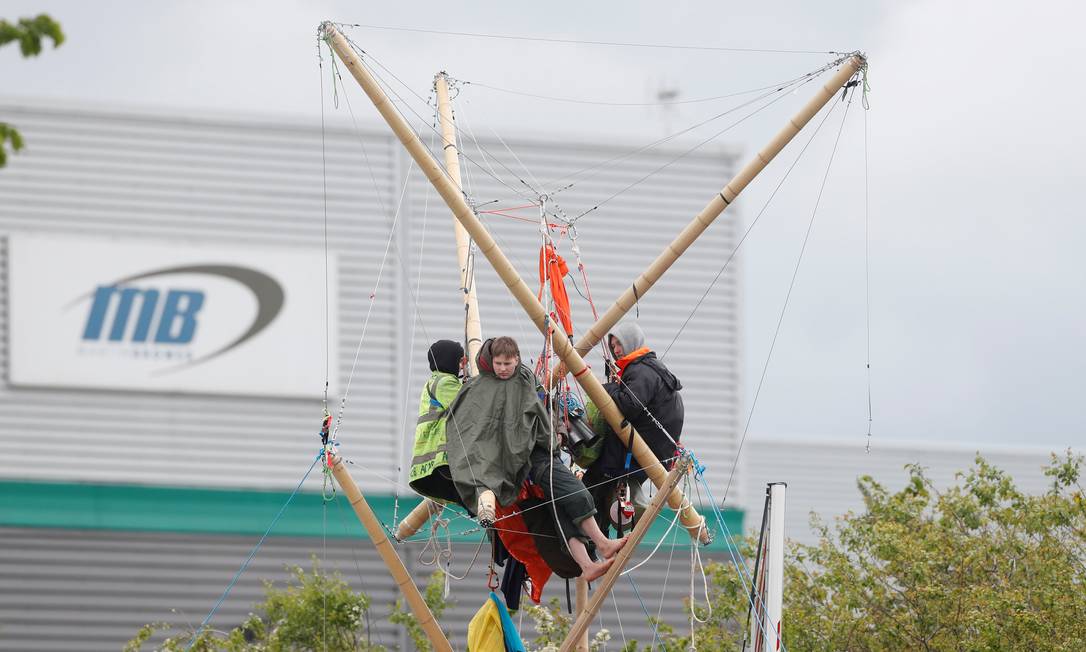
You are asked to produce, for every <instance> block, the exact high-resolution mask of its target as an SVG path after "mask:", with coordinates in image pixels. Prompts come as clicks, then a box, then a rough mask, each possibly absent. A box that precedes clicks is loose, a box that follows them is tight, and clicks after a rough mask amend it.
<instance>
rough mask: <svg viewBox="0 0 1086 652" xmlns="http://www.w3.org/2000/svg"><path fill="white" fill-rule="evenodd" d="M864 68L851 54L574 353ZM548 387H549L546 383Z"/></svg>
mask: <svg viewBox="0 0 1086 652" xmlns="http://www.w3.org/2000/svg"><path fill="white" fill-rule="evenodd" d="M866 65H867V59H865V58H864V56H863V55H861V54H854V55H853V56H851V57H849V58H848V59H847V60H846V61H844V63H843V65H842V66H841V69H840V70H838V71H837V72H835V73H834V74H833V75H832V76H831V77H830V79H829V80H828V81H826V83H825V84H823V85H822V87H821V88H820V89H819V90H818V92H817V93H816V94H815V96H814V97H812V98H811V99H810V101H809V102H807V104H806V105H805V106H804V107H803V108H802V109H800V111H799V113H797V114H796V115H795V116H793V117H792V119H791V120H789V121H788V124H786V125H785V126H784V128H782V129H781V130H780V132H778V133H777V135H776V136H774V137H773V140H771V141H769V144H768V145H766V146H765V147H764V148H763V149H762V151H760V152H758V154H757V155H756V156H755V157H754V158H752V159H751V160H750V161H749V162H747V164H746V165H745V166H744V167H743V169H742V170H740V171H739V173H738V174H736V175H735V176H734V177H733V178H732V180H731V181H729V182H728V183H726V184H725V185H724V187H723V188H722V189H721V190H720V192H718V193H717V194H716V195H714V196H713V198H712V199H710V200H709V203H708V204H706V205H705V208H703V209H701V212H700V213H698V214H697V215H695V216H694V219H693V220H692V221H691V222H690V223H689V224H687V225H686V228H684V229H683V230H682V231H680V232H679V235H677V236H676V237H675V239H674V240H672V241H671V243H670V244H668V246H667V247H665V248H664V250H663V251H662V252H660V255H658V256H657V257H656V260H654V261H653V262H652V264H651V265H649V267H648V268H647V269H646V270H645V271H644V272H643V273H642V274H641V276H638V277H637V279H636V280H635V281H634V282H633V284H632V285H631V286H630V287H629V288H627V289H626V291H625V292H623V293H622V295H621V296H619V298H618V299H616V300H615V302H614V303H613V304H611V307H610V308H608V309H607V312H605V313H604V314H603V316H602V317H600V318H599V320H598V321H597V322H596V323H595V324H593V325H592V327H591V328H589V329H588V330H587V331H585V333H584V335H582V336H581V339H580V340H578V341H577V344H576V349H577V353H579V354H581V355H582V356H584V355H587V354H588V352H589V351H591V350H592V348H593V347H595V346H596V345H597V344H599V342H600V340H602V339H603V338H604V337H606V336H607V334H608V333H610V332H611V329H612V328H614V326H615V324H617V323H618V322H619V320H620V319H622V318H623V317H624V316H625V315H626V313H628V312H629V311H630V309H631V308H633V307H634V305H636V303H637V301H638V300H639V299H642V298H644V296H645V293H647V292H648V291H649V290H650V289H652V286H653V285H655V284H656V282H657V281H658V280H660V277H661V276H663V275H664V272H666V271H667V270H668V269H669V268H670V267H671V266H672V265H673V264H674V263H675V261H676V260H678V259H679V256H682V255H683V253H684V252H685V251H686V250H687V248H688V247H690V245H691V244H693V242H694V240H696V239H697V238H698V236H700V235H701V234H702V233H703V232H704V231H705V229H707V228H709V225H710V224H712V223H713V221H714V220H716V218H717V217H719V216H720V214H721V213H723V212H724V209H726V208H727V207H728V206H730V205H731V204H732V202H734V201H735V198H736V197H738V196H739V193H741V192H743V190H744V189H745V188H746V187H747V184H749V183H750V182H751V180H753V179H754V177H756V176H757V175H758V173H760V172H761V171H762V170H764V169H765V167H766V166H767V165H769V163H770V161H772V160H773V159H774V158H775V157H776V156H777V154H779V153H780V152H781V150H783V149H784V147H785V146H786V145H787V144H788V143H789V142H790V141H791V140H792V139H793V138H795V136H796V134H798V133H799V132H800V130H802V129H803V127H804V126H806V125H807V123H808V122H810V121H811V118H813V117H814V116H815V115H816V114H817V113H818V112H819V111H820V110H821V109H822V107H824V106H825V105H826V104H827V103H828V102H829V101H830V100H831V99H833V97H834V96H835V95H836V94H837V91H839V90H840V89H841V87H842V86H844V85H845V83H846V82H848V80H849V79H850V78H851V77H852V76H853V75H855V74H856V73H857V72H859V71H860V70H861V69H863V67H864V66H866ZM565 373H567V371H566V370H565V369H561V368H559V369H558V370H556V372H555V375H554V376H552V378H551V380H553V379H555V378H558V377H561V376H563V375H565ZM548 384H549V383H548Z"/></svg>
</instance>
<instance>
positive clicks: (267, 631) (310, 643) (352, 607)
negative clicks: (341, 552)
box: [124, 560, 384, 652]
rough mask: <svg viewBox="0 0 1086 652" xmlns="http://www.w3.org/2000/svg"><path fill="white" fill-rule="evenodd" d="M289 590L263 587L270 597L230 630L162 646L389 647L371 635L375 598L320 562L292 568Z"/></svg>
mask: <svg viewBox="0 0 1086 652" xmlns="http://www.w3.org/2000/svg"><path fill="white" fill-rule="evenodd" d="M289 571H290V577H289V578H288V580H287V582H286V586H284V587H282V588H279V587H277V586H275V585H274V584H273V583H271V582H265V583H264V596H265V599H264V601H263V602H261V603H260V604H258V605H256V608H255V612H254V613H251V614H249V617H248V618H246V619H245V621H244V622H243V623H242V624H241V625H238V626H237V627H235V628H234V629H232V630H230V631H229V632H221V631H218V630H211V629H205V630H203V631H201V632H199V633H198V635H197V636H196V641H195V642H193V635H194V634H196V632H192V631H185V632H180V633H177V634H172V635H169V636H167V638H166V640H165V641H163V643H162V645H161V646H160V647H159V648H158V649H160V650H163V651H166V652H176V651H183V650H189V649H191V650H192V651H193V652H255V651H257V650H261V651H266V652H280V651H284V652H285V651H287V650H291V651H296V650H313V651H316V650H321V651H323V650H331V651H333V652H347V651H348V650H351V651H358V650H361V651H364V652H377V651H379V650H384V647H381V646H377V645H372V644H370V643H369V641H368V638H369V637H368V636H367V631H366V626H365V622H366V613H367V611H369V608H370V599H369V597H368V596H366V595H365V594H364V593H356V592H354V591H352V590H351V587H350V586H348V585H347V583H346V582H345V581H344V580H343V578H342V577H341V576H340V575H339V574H338V573H333V574H330V575H328V574H324V573H322V572H321V571H320V569H319V567H318V565H317V562H316V560H314V561H313V569H312V570H311V571H310V572H306V571H304V570H302V568H300V567H297V566H295V567H292V568H290V569H289ZM172 630H173V627H172V626H171V625H169V624H165V623H155V624H150V625H145V626H144V627H143V628H141V629H140V630H139V632H137V634H136V636H135V638H133V639H132V640H131V641H129V642H128V644H127V645H126V646H125V648H124V649H125V652H138V650H140V649H141V648H142V647H143V645H144V644H145V643H147V641H148V640H150V639H151V637H152V636H154V635H155V634H156V633H158V632H167V633H168V632H170V631H172Z"/></svg>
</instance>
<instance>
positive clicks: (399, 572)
mask: <svg viewBox="0 0 1086 652" xmlns="http://www.w3.org/2000/svg"><path fill="white" fill-rule="evenodd" d="M332 475H333V476H335V478H336V482H338V483H339V486H340V487H342V488H343V493H345V494H347V499H348V500H349V501H350V502H351V507H352V508H353V509H354V513H355V515H356V516H358V520H359V521H361V522H362V526H363V527H365V528H366V533H367V534H369V536H370V540H371V541H373V546H374V547H375V548H377V552H378V554H380V555H381V560H382V561H384V562H385V566H388V570H389V572H390V573H392V579H394V580H396V586H398V587H400V592H401V593H403V596H404V600H406V601H407V604H408V606H409V607H410V608H411V613H413V614H414V615H415V619H416V620H418V623H419V626H420V627H422V631H424V632H426V637H427V638H428V639H430V645H432V646H433V647H434V650H437V651H441V652H452V646H451V645H449V639H447V638H445V632H443V631H441V625H439V624H438V622H437V620H435V619H434V614H433V613H431V611H430V607H428V606H426V600H424V599H423V597H422V594H421V593H419V587H417V586H415V582H414V580H412V579H411V575H410V574H408V572H407V568H406V567H404V565H403V560H401V559H400V556H399V555H397V554H396V551H395V550H394V549H393V548H392V542H391V541H389V540H388V537H387V536H385V532H384V530H382V529H381V524H380V523H378V522H377V515H376V514H374V513H373V509H372V508H370V504H369V503H367V502H366V498H365V497H364V496H363V495H362V491H361V490H360V489H359V488H358V485H357V484H355V481H354V478H352V477H351V474H350V473H349V472H348V471H347V465H346V464H344V463H343V459H342V458H340V457H336V458H335V461H334V462H333V464H332Z"/></svg>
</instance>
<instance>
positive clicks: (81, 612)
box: [0, 514, 700, 652]
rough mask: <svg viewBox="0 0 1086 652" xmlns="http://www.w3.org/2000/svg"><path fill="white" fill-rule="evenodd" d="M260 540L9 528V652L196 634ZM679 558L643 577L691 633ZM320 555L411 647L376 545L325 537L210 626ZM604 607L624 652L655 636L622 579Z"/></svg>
mask: <svg viewBox="0 0 1086 652" xmlns="http://www.w3.org/2000/svg"><path fill="white" fill-rule="evenodd" d="M328 518H329V520H330V521H331V520H334V519H335V518H336V517H335V516H333V515H331V514H329V516H328ZM253 543H254V542H253V540H252V539H250V538H243V537H228V536H200V535H180V534H151V533H124V532H102V531H77V530H66V531H50V530H31V529H15V528H8V529H3V528H0V650H12V651H15V650H18V651H20V652H30V651H31V650H34V651H38V650H87V651H91V650H94V651H100V650H119V649H120V648H121V647H122V645H123V644H124V643H125V642H126V641H128V640H129V639H130V638H132V636H134V635H135V633H136V631H137V630H138V629H139V627H141V626H142V625H144V624H147V623H151V622H169V623H173V624H176V625H179V626H180V628H181V629H182V630H183V629H184V628H185V627H186V626H190V625H191V626H193V627H195V626H197V625H199V624H200V622H201V621H203V619H204V617H205V616H206V615H207V613H208V611H209V610H210V609H211V607H212V606H213V605H214V604H215V602H216V600H218V598H219V596H221V595H222V592H223V589H224V588H225V587H226V584H227V582H229V581H230V579H231V577H233V574H234V573H235V572H236V571H237V570H238V568H239V567H240V565H241V561H242V560H243V559H244V558H245V556H246V555H247V554H248V553H249V551H250V550H251V549H252V546H253ZM455 548H456V552H455V561H454V562H453V569H452V570H453V572H454V573H457V574H461V573H462V572H463V571H464V570H465V567H466V565H467V564H468V562H469V561H470V560H471V557H472V554H473V553H474V552H475V546H474V545H468V544H460V545H457V546H455ZM400 551H401V555H402V556H403V558H404V561H405V563H406V564H407V565H408V568H409V569H411V571H412V572H413V574H414V576H415V579H416V581H417V582H418V583H419V585H420V586H421V585H424V584H425V583H426V581H427V578H428V577H429V575H430V573H431V571H432V570H433V567H427V566H423V565H422V564H420V563H419V561H418V553H419V551H420V546H419V545H414V546H406V547H401V548H400ZM669 552H670V551H669V549H668V547H667V546H665V547H664V548H663V549H662V550H661V551H660V552H659V553H657V555H656V556H655V557H653V559H652V560H650V561H649V563H647V564H646V565H645V566H642V567H641V568H639V569H638V570H637V572H636V573H634V574H633V575H634V576H635V577H636V581H637V589H638V590H639V591H640V594H641V599H643V600H644V602H645V608H646V609H648V611H649V612H650V613H651V615H652V616H653V617H655V616H656V615H657V613H659V614H660V617H661V618H662V619H663V621H664V622H666V623H670V624H672V625H674V626H675V627H676V629H677V630H679V631H682V630H683V623H685V622H686V620H685V617H684V614H683V611H682V609H683V607H682V605H683V598H684V597H689V595H690V555H689V544H688V542H683V544H682V545H681V546H676V548H675V551H674V555H673V556H672V555H670V554H669ZM314 554H315V555H318V556H321V557H323V560H324V561H323V565H322V568H324V569H325V570H335V571H338V572H339V573H340V574H341V575H342V577H343V578H344V579H345V580H346V581H347V582H348V584H350V586H351V587H352V588H353V589H355V590H360V591H363V592H365V593H366V594H367V595H369V596H370V598H371V599H372V602H371V606H372V611H371V614H370V615H371V619H370V630H369V634H370V636H371V640H372V641H373V642H376V643H381V644H384V645H386V646H388V648H389V649H397V648H399V649H403V650H409V649H411V647H412V646H411V645H410V642H409V641H407V640H406V639H405V638H404V633H403V631H402V628H400V627H399V626H395V625H391V624H389V623H388V622H387V619H386V618H387V614H388V612H389V607H390V605H391V604H392V602H393V601H394V600H395V599H397V598H398V597H399V595H398V592H397V591H396V587H395V584H394V583H393V582H392V579H391V577H390V576H389V575H388V572H387V571H386V570H385V568H384V566H383V565H382V563H381V561H380V558H379V557H378V556H377V553H376V552H375V551H374V549H373V547H372V546H369V545H367V544H366V543H365V542H358V543H355V544H353V545H352V544H351V543H348V542H345V541H344V540H342V539H335V540H333V539H330V540H328V543H327V549H326V550H325V551H322V549H321V541H320V540H319V539H313V538H300V539H299V538H290V537H280V538H271V539H269V540H268V542H267V543H266V544H265V545H264V547H263V548H262V549H261V551H260V554H259V555H257V556H256V558H254V560H253V563H252V565H251V566H249V568H248V570H247V571H246V573H245V574H244V575H242V577H241V579H240V580H239V581H238V583H237V585H236V586H235V587H234V588H233V590H232V591H231V593H230V596H229V597H228V598H227V599H226V601H224V602H223V604H222V606H221V608H220V609H219V610H218V612H216V615H215V617H214V618H213V619H212V621H211V626H212V627H214V628H215V629H219V630H229V629H231V628H233V627H235V626H236V625H238V624H239V623H240V622H242V621H243V620H244V619H245V617H246V616H247V615H248V614H249V613H250V611H251V610H252V606H253V604H254V603H256V602H259V601H260V600H262V599H263V596H264V592H263V588H262V585H261V580H262V579H267V580H272V581H275V582H279V583H280V584H279V586H280V587H282V586H283V584H282V582H283V581H285V579H286V576H287V574H286V571H285V567H286V566H288V565H291V566H295V565H296V566H301V567H302V568H306V569H308V568H310V556H311V555H314ZM484 556H485V551H484ZM669 566H670V568H669ZM484 568H485V563H484V562H483V561H480V562H479V563H478V564H477V565H476V567H475V572H474V573H472V575H471V577H470V578H469V579H466V580H464V581H461V582H453V583H452V588H453V591H452V597H453V599H454V600H455V604H454V605H453V606H452V607H451V608H450V609H449V610H448V611H446V612H445V614H444V616H442V618H441V622H442V625H443V627H444V628H445V629H446V631H447V632H448V633H449V636H450V641H451V642H452V643H453V646H454V648H455V649H460V650H462V649H464V644H465V638H466V636H467V623H468V621H469V620H470V619H471V617H472V616H473V615H474V614H475V611H476V610H478V609H479V607H480V606H481V605H482V603H483V600H484V599H485V596H486V594H487V593H486V586H485V583H486V574H485V572H480V571H481V570H482V569H484ZM698 588H699V589H700V586H699V587H698ZM571 590H572V588H571ZM547 595H548V596H554V597H561V603H562V605H563V607H564V605H565V598H564V588H563V583H562V580H560V579H557V578H555V579H552V580H551V583H550V584H548V592H547ZM524 600H525V602H523V603H522V604H523V605H526V604H529V602H528V601H527V597H526V596H525V598H524ZM604 607H605V608H604V609H603V610H602V612H601V617H600V619H599V620H598V621H597V623H596V626H595V627H593V628H592V631H593V633H594V632H596V631H597V629H598V628H600V627H602V628H606V629H608V630H609V631H610V632H611V635H612V644H610V645H608V648H609V649H616V650H617V649H621V647H622V641H623V635H625V637H626V639H628V640H634V639H637V640H639V641H641V642H642V643H643V644H647V643H648V642H649V641H651V640H652V628H651V626H650V625H649V624H648V619H647V618H646V617H645V612H644V611H643V610H642V607H641V604H640V601H639V600H638V597H637V595H635V593H634V585H633V584H632V583H631V582H629V581H627V580H623V581H621V582H620V583H619V584H618V585H617V586H616V588H615V591H614V593H613V600H609V601H608V602H607V603H606V604H605V605H604ZM617 614H621V616H620V615H617ZM620 619H621V626H620V624H619V621H620ZM519 629H521V631H522V634H523V635H524V636H525V638H526V639H531V638H533V637H534V635H535V629H534V627H533V625H532V621H531V619H530V618H529V617H527V616H524V619H523V621H521V624H520V625H519ZM176 633H180V632H175V634H176ZM156 640H161V639H156ZM145 649H151V646H150V645H148V646H147V648H145Z"/></svg>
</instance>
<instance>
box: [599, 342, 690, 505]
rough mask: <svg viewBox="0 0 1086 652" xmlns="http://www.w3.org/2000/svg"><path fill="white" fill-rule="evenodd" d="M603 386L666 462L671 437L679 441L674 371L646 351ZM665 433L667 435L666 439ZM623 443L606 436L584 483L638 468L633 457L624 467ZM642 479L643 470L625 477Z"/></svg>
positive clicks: (680, 410)
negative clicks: (618, 375)
mask: <svg viewBox="0 0 1086 652" xmlns="http://www.w3.org/2000/svg"><path fill="white" fill-rule="evenodd" d="M603 387H604V389H606V390H607V393H608V394H610V396H611V398H612V399H613V400H614V401H615V403H616V404H617V405H618V409H619V410H621V411H622V414H623V415H625V417H626V419H627V420H628V421H629V422H630V425H632V426H633V427H634V429H635V430H637V432H638V433H639V434H640V435H641V438H642V439H644V440H645V443H646V444H648V446H649V448H651V449H652V452H653V453H655V454H656V457H657V458H659V459H661V460H664V464H665V466H669V462H668V460H670V458H672V457H674V456H675V446H674V444H672V443H671V439H674V440H675V441H676V442H677V441H679V437H680V436H682V429H683V399H682V396H680V395H679V390H681V389H682V383H680V382H679V379H678V378H676V377H675V374H673V373H671V372H670V371H668V368H667V367H665V366H664V363H663V362H660V361H659V360H657V359H656V354H655V353H653V352H651V351H650V352H648V353H646V354H645V355H643V356H641V357H640V358H637V359H636V360H634V361H632V362H630V363H629V364H628V365H626V369H625V370H624V371H623V372H622V380H621V381H619V382H617V383H606V384H605V385H604V386H603ZM650 415H651V416H650ZM654 419H655V420H654ZM661 426H663V430H661ZM665 430H666V431H667V434H665V433H664V431H665ZM668 435H671V438H670V439H669V438H668ZM627 443H628V442H622V441H619V437H618V436H617V435H615V434H614V433H612V434H611V435H610V436H608V437H607V440H606V442H605V443H604V447H603V451H602V452H601V454H600V457H599V459H598V460H597V461H596V463H595V464H593V465H592V468H591V469H589V471H588V474H587V476H586V482H585V484H589V485H591V484H594V483H596V482H601V481H603V480H606V479H607V478H615V477H618V476H621V475H623V474H625V473H629V472H630V471H636V470H638V469H639V468H640V467H639V466H638V464H637V459H636V458H631V460H630V468H629V470H626V468H625V465H626V450H627V448H626V444H627ZM644 479H645V474H644V473H637V474H636V475H633V476H631V477H630V478H629V481H630V482H631V483H633V482H641V481H643V480H644Z"/></svg>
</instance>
